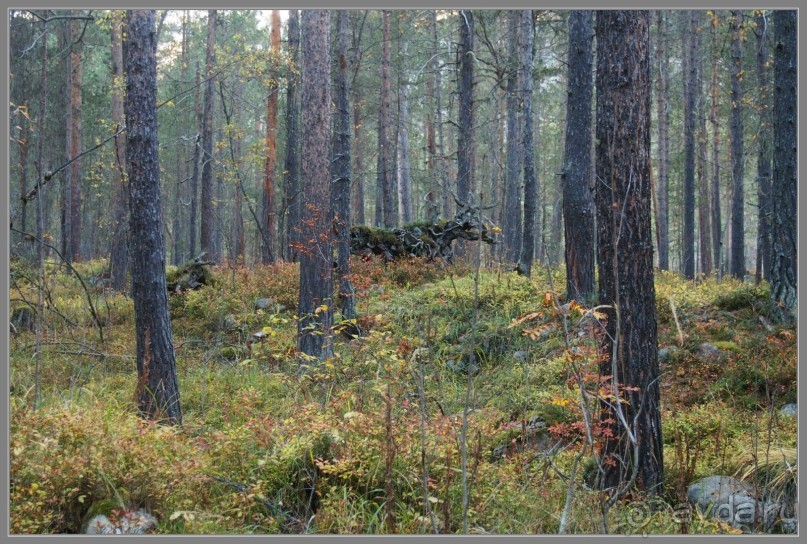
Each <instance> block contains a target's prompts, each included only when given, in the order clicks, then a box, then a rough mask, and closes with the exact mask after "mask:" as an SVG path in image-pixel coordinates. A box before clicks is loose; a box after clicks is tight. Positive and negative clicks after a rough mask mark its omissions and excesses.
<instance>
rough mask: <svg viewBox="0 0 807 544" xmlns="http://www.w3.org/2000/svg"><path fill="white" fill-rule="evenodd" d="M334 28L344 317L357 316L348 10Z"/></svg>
mask: <svg viewBox="0 0 807 544" xmlns="http://www.w3.org/2000/svg"><path fill="white" fill-rule="evenodd" d="M336 17H337V19H336V27H337V30H336V31H337V51H336V57H337V70H336V81H335V85H334V92H335V93H336V96H335V97H334V105H335V107H336V112H335V113H336V115H335V117H334V142H333V160H332V161H331V164H332V165H333V184H332V185H331V209H332V213H333V230H334V233H335V234H336V244H337V266H336V272H337V275H338V277H339V305H340V307H341V308H342V317H343V318H344V319H353V318H355V317H356V300H355V296H354V291H353V285H352V284H351V283H350V184H351V181H350V178H351V170H350V147H351V145H350V133H351V129H352V127H351V124H350V103H349V100H348V96H349V95H350V88H349V80H348V74H347V68H348V59H347V47H348V38H349V32H348V17H349V16H348V12H347V10H339V11H338V13H337V15H336Z"/></svg>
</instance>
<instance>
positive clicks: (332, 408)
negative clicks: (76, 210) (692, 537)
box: [9, 259, 797, 534]
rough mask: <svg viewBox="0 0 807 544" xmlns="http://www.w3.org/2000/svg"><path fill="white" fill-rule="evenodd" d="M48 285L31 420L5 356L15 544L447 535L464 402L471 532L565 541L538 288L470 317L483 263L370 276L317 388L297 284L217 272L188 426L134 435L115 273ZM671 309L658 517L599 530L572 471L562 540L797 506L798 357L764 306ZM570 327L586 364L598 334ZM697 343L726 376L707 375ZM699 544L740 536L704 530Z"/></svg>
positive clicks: (496, 293)
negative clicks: (786, 407) (755, 500)
mask: <svg viewBox="0 0 807 544" xmlns="http://www.w3.org/2000/svg"><path fill="white" fill-rule="evenodd" d="M47 268H48V274H47V277H48V282H47V285H46V290H47V297H46V300H47V301H48V304H47V306H46V308H45V316H44V317H45V321H46V324H47V327H46V330H45V331H44V334H43V339H44V344H43V351H42V365H41V367H42V371H41V376H40V380H41V385H42V402H41V405H40V406H38V407H36V410H34V409H33V406H32V401H33V386H34V364H35V363H34V357H33V351H34V336H33V333H32V332H31V331H26V330H21V331H18V333H17V334H14V335H12V338H11V345H10V352H11V361H10V378H11V384H10V385H11V390H10V394H11V399H10V400H11V403H10V406H11V443H10V444H9V451H10V455H11V459H10V463H11V488H10V497H11V532H12V533H34V534H41V533H74V532H81V531H82V530H83V527H84V524H85V523H86V522H87V521H88V519H89V518H91V517H92V516H93V515H96V514H99V513H106V512H112V511H113V510H116V509H126V508H146V509H148V510H150V511H151V512H153V513H154V515H156V516H157V518H158V519H159V520H160V525H159V528H158V532H160V533H166V534H168V533H181V534H210V533H232V534H235V533H238V534H249V533H393V532H394V533H432V532H439V533H456V532H459V531H460V530H461V528H462V504H461V502H462V471H461V469H460V450H461V440H463V435H462V433H461V423H462V417H463V411H464V409H465V402H466V395H468V393H469V392H470V396H469V397H468V398H469V400H470V404H469V406H468V422H469V423H468V432H467V435H466V436H465V437H464V439H465V440H466V442H467V449H468V468H467V470H468V482H469V485H468V489H469V497H468V498H469V507H468V511H467V515H468V526H469V531H470V532H472V533H481V534H485V533H516V534H527V533H530V534H532V533H555V532H557V530H558V527H559V519H560V515H561V511H562V510H563V508H564V498H565V494H566V489H567V480H566V479H565V477H564V475H566V474H568V473H569V471H570V470H571V468H572V466H573V465H575V463H576V461H575V458H576V456H577V454H578V452H579V449H580V447H581V444H582V442H581V440H580V436H581V435H580V429H581V427H580V417H581V414H580V410H579V407H578V405H577V404H578V396H577V393H576V392H575V391H576V390H575V388H574V384H573V383H572V381H571V374H570V367H569V358H568V357H567V355H566V354H567V351H566V340H568V338H567V337H566V334H567V333H566V332H564V327H563V323H562V320H561V319H560V318H559V315H560V314H558V311H557V308H554V306H553V304H551V303H550V302H548V301H550V300H551V297H549V296H548V295H547V293H548V292H550V290H551V287H550V282H549V278H548V277H547V275H546V273H545V272H543V273H541V272H538V273H536V274H535V276H534V277H533V278H532V279H525V278H523V277H520V276H517V275H516V274H514V273H512V272H508V271H505V270H503V269H500V268H494V269H489V270H482V271H481V273H480V279H479V284H478V294H477V295H475V292H474V291H475V285H474V278H473V274H471V273H470V272H471V271H470V268H469V267H468V265H462V264H459V265H457V264H455V265H450V266H449V265H444V264H440V263H436V264H435V263H432V264H429V263H424V262H423V261H420V260H416V259H412V260H408V261H403V262H399V263H395V264H394V265H393V264H389V265H384V264H383V263H382V262H380V261H378V260H375V259H364V260H363V259H355V260H354V261H353V262H352V270H353V277H352V280H353V284H354V286H355V288H356V296H357V302H358V309H359V313H360V318H359V322H360V325H361V327H362V329H363V331H364V333H365V334H364V336H363V337H361V338H356V339H348V338H346V337H341V336H339V337H337V341H336V349H335V352H336V355H335V357H334V358H332V359H330V360H328V361H326V362H325V363H323V364H320V365H313V366H311V365H305V364H304V363H303V362H302V361H301V360H299V359H298V358H297V357H296V341H295V332H296V326H297V325H296V316H295V307H296V303H297V286H298V282H299V271H298V268H297V266H296V265H292V264H279V265H272V266H266V267H262V266H256V267H252V268H249V269H247V268H243V267H236V268H230V267H227V266H222V267H218V268H215V269H214V274H215V276H216V279H217V284H216V286H214V287H203V288H201V289H199V290H198V291H192V292H189V293H185V294H181V295H178V294H172V295H171V297H170V306H171V315H172V326H173V333H174V344H175V349H176V354H177V363H178V377H179V383H180V391H181V400H182V407H183V413H184V424H183V426H182V427H179V428H171V427H163V426H156V425H154V424H151V423H148V422H144V421H142V420H141V419H140V418H139V417H138V416H137V412H136V408H135V404H134V400H133V391H134V386H135V361H134V357H133V354H134V327H133V322H134V319H133V318H134V309H133V305H132V302H131V300H130V299H129V298H128V297H126V296H124V295H121V294H115V293H113V292H111V291H110V290H109V289H107V288H105V287H104V286H103V283H102V282H101V283H98V282H91V281H89V279H92V278H94V277H97V276H99V275H100V274H101V273H102V271H103V269H104V263H103V262H92V263H77V264H76V268H77V270H78V272H79V273H80V274H81V275H82V277H83V279H84V280H85V283H86V284H87V290H85V289H84V288H83V287H82V285H81V283H80V282H79V281H78V280H77V278H76V277H75V276H74V275H72V274H69V273H68V272H67V271H64V270H60V268H59V267H58V266H57V265H55V264H49V266H48V267H47ZM539 270H540V269H539ZM12 274H13V277H14V279H15V282H13V283H12V290H11V292H10V293H9V296H10V304H11V310H12V312H13V311H14V310H15V309H16V308H21V307H26V306H27V307H30V306H31V305H30V304H29V302H30V301H33V300H36V291H35V289H36V285H35V278H36V275H35V274H34V273H32V272H31V270H29V269H28V268H26V267H25V266H24V265H23V264H22V263H19V262H18V263H14V264H13V270H12ZM552 274H553V277H552V284H553V285H556V286H557V285H564V284H565V281H564V279H563V272H562V271H553V272H552ZM656 287H657V321H658V327H659V347H666V348H674V352H673V353H674V355H672V356H670V358H669V359H668V360H666V361H665V362H663V363H662V372H663V375H662V385H663V386H662V388H661V391H662V407H663V413H662V424H663V435H664V455H665V472H666V482H667V484H666V485H667V488H666V489H665V494H664V497H663V502H662V503H651V502H648V501H646V500H644V499H643V498H642V497H641V496H640V495H634V496H632V497H630V498H629V499H626V500H624V502H622V503H619V504H618V505H617V506H615V507H614V508H613V509H611V510H610V511H609V512H608V514H607V519H605V520H602V519H601V518H600V515H599V507H598V500H599V499H598V493H597V492H595V491H593V490H587V489H586V487H585V482H584V477H585V474H584V472H585V471H583V470H582V469H581V470H579V471H578V473H577V477H576V478H577V480H578V485H577V488H576V493H575V500H574V501H573V503H572V504H571V511H570V514H571V518H570V519H571V520H572V521H571V523H570V525H569V527H568V530H569V532H572V533H597V532H600V530H601V527H602V524H603V523H606V524H607V526H608V528H609V531H610V532H617V533H632V534H642V533H678V532H681V525H680V524H678V523H677V522H675V521H674V519H675V516H674V515H673V509H674V508H675V506H676V505H677V504H679V503H680V501H681V500H683V499H684V498H685V494H686V487H687V486H688V485H689V484H690V483H692V482H693V481H694V480H696V479H698V478H700V477H703V476H708V475H712V474H726V475H736V476H737V477H740V478H743V479H745V480H747V481H749V482H753V483H754V485H757V486H765V487H766V489H769V490H771V492H772V493H774V494H779V495H784V494H787V493H791V494H792V493H793V489H794V482H795V475H794V474H795V470H796V469H795V468H794V467H796V466H797V464H796V455H795V445H796V442H795V440H796V422H795V420H794V419H793V418H790V417H787V416H785V415H781V414H779V413H778V408H779V407H780V406H782V405H783V404H785V403H788V402H794V401H795V399H796V335H795V332H794V330H792V329H780V328H776V327H773V326H771V325H769V324H768V321H766V320H768V317H767V313H766V302H767V298H768V296H769V291H768V287H767V285H765V284H762V285H759V286H751V285H747V284H741V283H739V282H737V281H735V280H730V279H724V280H720V281H718V280H715V279H708V280H705V281H702V282H699V283H697V284H693V283H692V282H687V281H684V280H683V279H681V278H680V277H679V276H677V275H674V274H670V273H659V274H657V286H656ZM557 294H558V295H559V296H561V297H562V295H563V294H562V293H557ZM257 299H269V300H270V304H269V305H268V306H267V307H266V308H264V309H257V308H256V301H257ZM91 304H92V306H94V307H95V308H96V310H97V314H98V315H99V316H102V319H101V323H100V324H99V323H98V322H97V320H96V319H95V318H93V317H92V316H91V312H90V305H91ZM673 308H674V309H675V311H674V312H673ZM34 310H35V308H34ZM529 313H534V314H535V315H534V316H533V317H532V318H531V320H530V321H529V326H526V325H525V324H524V323H521V324H519V325H518V326H515V325H514V323H519V321H518V320H519V319H520V318H522V317H523V316H525V314H529ZM474 316H476V319H477V326H474V325H473V323H474ZM337 321H339V316H337ZM99 325H100V327H102V328H103V334H104V342H103V343H101V341H100V335H99V331H98V328H99ZM567 325H571V329H570V332H569V333H568V334H570V335H571V336H573V346H574V347H575V349H578V350H579V353H581V354H582V355H581V356H580V357H583V358H585V357H589V356H591V357H592V360H593V357H594V356H593V355H590V354H593V353H595V352H596V347H597V345H596V340H595V339H594V333H593V332H592V331H593V329H592V328H589V329H586V328H585V327H582V326H578V323H577V322H575V321H570V322H569V323H567ZM769 328H770V330H769ZM679 329H680V331H679ZM258 332H261V333H262V334H261V335H258V336H262V338H257V336H256V335H255V333H258ZM704 343H710V344H712V345H713V346H715V347H716V348H717V349H718V350H720V352H721V357H720V358H718V359H715V360H704V359H703V357H702V356H701V355H699V352H698V350H699V347H700V346H701V345H702V344H704ZM575 353H578V352H575ZM469 374H470V385H471V387H470V389H468V382H469ZM421 377H422V384H423V385H422V386H421V385H420V384H421V381H420V379H421ZM424 437H425V441H424V440H423V438H424ZM426 473H427V474H428V477H427V478H426V479H425V486H424V474H426ZM637 509H638V510H637ZM637 511H638V512H640V513H641V514H642V515H641V516H639V518H640V519H639V518H637V514H636V512H637ZM637 519H639V521H637ZM687 530H688V531H689V532H692V533H697V532H700V533H709V534H714V533H726V532H734V531H735V529H733V528H731V527H729V526H727V525H725V524H722V523H720V522H718V521H716V520H713V519H712V518H709V517H706V516H702V515H700V514H697V515H696V516H695V517H694V518H693V519H691V520H690V522H689V523H688V525H687Z"/></svg>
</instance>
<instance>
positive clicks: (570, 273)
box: [561, 11, 595, 301]
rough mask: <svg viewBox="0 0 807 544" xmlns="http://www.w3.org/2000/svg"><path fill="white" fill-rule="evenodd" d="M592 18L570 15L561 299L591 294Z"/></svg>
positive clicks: (583, 13)
mask: <svg viewBox="0 0 807 544" xmlns="http://www.w3.org/2000/svg"><path fill="white" fill-rule="evenodd" d="M593 38H594V13H593V12H592V11H572V12H571V13H570V14H569V56H568V61H567V62H568V65H569V83H568V91H567V93H566V147H565V152H564V165H563V171H562V175H561V181H562V183H563V219H564V226H565V233H566V298H567V299H568V300H572V299H574V300H578V301H584V300H587V299H588V298H589V297H591V296H592V295H593V294H594V287H595V286H594V237H595V233H594V196H593V194H592V188H593V183H592V178H593V176H592V174H593V172H592V162H591V118H592V112H591V101H592V96H593V91H594V81H593V80H592V77H591V76H592V74H591V66H592V61H593V54H592V49H593V43H592V41H593Z"/></svg>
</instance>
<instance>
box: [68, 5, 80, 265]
mask: <svg viewBox="0 0 807 544" xmlns="http://www.w3.org/2000/svg"><path fill="white" fill-rule="evenodd" d="M72 14H73V15H77V10H72ZM81 34H82V22H81V21H78V20H72V21H70V43H71V49H70V65H71V66H72V69H73V74H72V75H73V77H72V80H71V85H72V87H71V89H70V110H71V112H72V113H71V115H72V131H71V135H70V158H71V159H74V158H76V157H78V156H79V155H80V154H81V87H82V85H83V80H84V69H83V66H82V63H81V54H82V49H83V46H82V41H81V39H80V38H81ZM70 171H71V172H70V173H71V175H70V210H69V213H70V226H71V228H70V251H71V253H72V255H71V259H72V260H73V261H78V260H81V159H77V160H75V161H73V163H72V164H71V165H70Z"/></svg>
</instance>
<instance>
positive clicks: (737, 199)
mask: <svg viewBox="0 0 807 544" xmlns="http://www.w3.org/2000/svg"><path fill="white" fill-rule="evenodd" d="M731 14H732V16H731V187H732V192H731V261H730V263H731V266H730V269H729V272H730V273H731V275H732V276H734V277H735V278H738V279H740V280H742V279H743V278H745V213H744V211H743V206H744V205H745V198H744V190H743V175H744V173H743V171H744V166H743V153H744V152H743V106H742V104H743V99H744V94H743V44H742V37H741V34H742V32H743V29H742V26H743V13H742V11H739V10H734V11H732V12H731Z"/></svg>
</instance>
